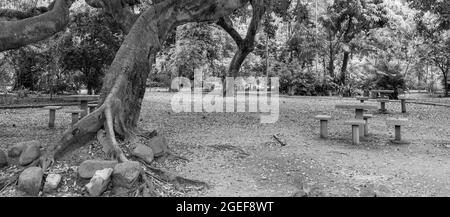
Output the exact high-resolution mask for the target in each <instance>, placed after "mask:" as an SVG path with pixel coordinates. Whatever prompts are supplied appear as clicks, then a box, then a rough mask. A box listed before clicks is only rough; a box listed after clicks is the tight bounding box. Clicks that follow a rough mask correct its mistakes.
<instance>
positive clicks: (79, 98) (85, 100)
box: [63, 95, 100, 118]
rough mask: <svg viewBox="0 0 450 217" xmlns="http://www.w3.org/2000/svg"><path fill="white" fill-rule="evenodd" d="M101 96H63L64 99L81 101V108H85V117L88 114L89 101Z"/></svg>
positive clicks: (82, 116)
mask: <svg viewBox="0 0 450 217" xmlns="http://www.w3.org/2000/svg"><path fill="white" fill-rule="evenodd" d="M99 98H100V96H99V95H71V96H65V97H63V100H66V101H76V102H80V109H81V110H83V113H81V118H84V117H85V116H86V115H87V114H88V103H89V102H90V101H95V100H98V99H99Z"/></svg>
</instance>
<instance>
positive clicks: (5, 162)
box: [0, 150, 8, 168]
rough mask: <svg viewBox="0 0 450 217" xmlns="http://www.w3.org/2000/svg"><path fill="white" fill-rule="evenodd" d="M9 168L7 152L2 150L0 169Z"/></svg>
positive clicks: (0, 153)
mask: <svg viewBox="0 0 450 217" xmlns="http://www.w3.org/2000/svg"><path fill="white" fill-rule="evenodd" d="M6 166H8V157H6V154H5V152H3V150H0V168H3V167H6Z"/></svg>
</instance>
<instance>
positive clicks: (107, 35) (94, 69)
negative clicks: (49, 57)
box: [61, 12, 123, 93]
mask: <svg viewBox="0 0 450 217" xmlns="http://www.w3.org/2000/svg"><path fill="white" fill-rule="evenodd" d="M106 21H107V19H105V17H103V15H100V14H97V15H95V16H92V14H89V13H87V12H84V13H79V14H76V15H75V16H74V17H73V22H72V25H71V26H70V33H69V34H67V35H65V36H64V37H63V38H62V39H61V44H62V47H63V49H62V51H61V66H62V68H63V69H64V70H65V71H70V72H75V76H74V82H76V83H79V84H83V85H86V88H87V89H88V92H89V93H93V92H96V93H98V92H99V91H100V88H101V86H102V79H103V77H104V74H105V70H107V68H108V67H109V65H110V64H111V63H112V61H113V60H114V57H115V54H116V52H117V50H118V49H119V48H120V45H121V44H122V41H123V36H122V34H120V32H119V30H118V29H113V28H111V26H112V25H111V24H110V23H107V22H106ZM76 72H81V73H76Z"/></svg>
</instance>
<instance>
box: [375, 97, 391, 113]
mask: <svg viewBox="0 0 450 217" xmlns="http://www.w3.org/2000/svg"><path fill="white" fill-rule="evenodd" d="M377 102H379V103H380V104H381V109H380V112H382V113H386V112H387V109H386V103H387V102H389V99H378V100H377Z"/></svg>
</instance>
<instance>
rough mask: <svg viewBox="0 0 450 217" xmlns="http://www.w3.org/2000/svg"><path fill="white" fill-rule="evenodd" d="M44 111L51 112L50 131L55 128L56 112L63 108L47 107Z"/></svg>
mask: <svg viewBox="0 0 450 217" xmlns="http://www.w3.org/2000/svg"><path fill="white" fill-rule="evenodd" d="M43 109H46V110H49V111H50V115H49V119H48V127H49V128H50V129H53V128H55V119H56V110H60V109H62V106H47V107H44V108H43Z"/></svg>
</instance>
